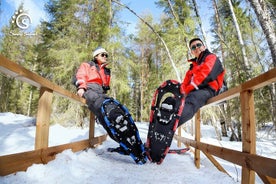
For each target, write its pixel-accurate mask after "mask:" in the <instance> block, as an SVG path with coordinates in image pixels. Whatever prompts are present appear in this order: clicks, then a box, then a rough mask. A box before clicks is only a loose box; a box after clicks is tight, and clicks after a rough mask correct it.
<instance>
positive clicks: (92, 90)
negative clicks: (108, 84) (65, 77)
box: [83, 84, 118, 142]
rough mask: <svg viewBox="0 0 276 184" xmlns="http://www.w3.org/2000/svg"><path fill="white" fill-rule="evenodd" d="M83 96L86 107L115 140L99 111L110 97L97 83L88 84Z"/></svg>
mask: <svg viewBox="0 0 276 184" xmlns="http://www.w3.org/2000/svg"><path fill="white" fill-rule="evenodd" d="M83 96H84V98H85V99H86V104H87V105H88V109H89V110H90V111H91V112H93V113H94V114H95V116H96V117H97V118H98V120H99V122H100V124H101V125H102V126H103V127H104V129H105V130H106V132H107V133H108V135H109V136H110V137H111V138H112V139H113V140H115V141H116V142H118V141H117V139H116V138H115V137H114V136H113V134H112V133H111V131H110V129H109V128H108V127H107V126H106V124H105V121H104V117H103V115H102V113H101V106H102V103H103V102H104V100H105V99H107V98H110V97H108V96H107V95H106V94H105V93H104V90H103V89H102V86H100V85H98V84H88V87H87V90H86V92H85V93H84V95H83Z"/></svg>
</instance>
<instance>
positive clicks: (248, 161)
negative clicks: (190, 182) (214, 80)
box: [175, 68, 276, 184]
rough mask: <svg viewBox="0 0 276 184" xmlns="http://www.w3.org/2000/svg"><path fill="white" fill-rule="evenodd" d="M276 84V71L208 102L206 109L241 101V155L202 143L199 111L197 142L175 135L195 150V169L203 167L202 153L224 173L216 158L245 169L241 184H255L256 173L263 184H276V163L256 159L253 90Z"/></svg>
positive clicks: (259, 158)
mask: <svg viewBox="0 0 276 184" xmlns="http://www.w3.org/2000/svg"><path fill="white" fill-rule="evenodd" d="M274 82H276V68H274V69H272V70H270V71H268V72H266V73H264V74H261V75H259V76H258V77H255V78H253V79H252V80H249V81H247V82H245V83H243V84H241V85H239V86H237V87H234V88H231V89H229V90H228V91H226V92H224V93H222V94H220V95H218V96H215V97H213V98H211V99H209V100H208V102H207V104H206V105H205V106H204V107H202V108H205V107H207V106H210V105H214V104H218V103H220V102H223V101H226V100H230V99H233V98H237V97H239V98H240V106H241V116H242V151H241V152H240V151H235V150H231V149H227V148H223V147H218V146H214V145H210V144H206V143H202V142H200V110H199V111H198V112H197V114H196V115H195V139H194V140H192V139H188V138H184V137H181V135H176V136H175V138H176V139H177V140H178V141H179V142H182V143H184V144H185V145H188V146H192V147H194V148H195V152H194V154H195V157H194V159H195V165H196V167H198V168H199V167H200V151H202V152H203V153H204V154H205V155H206V156H207V158H208V159H209V160H210V161H211V162H212V163H213V164H214V165H215V166H216V167H217V168H218V169H219V170H220V171H222V172H226V170H225V169H224V168H223V167H222V166H221V165H220V164H219V162H217V161H216V160H215V158H214V157H213V156H216V157H219V158H222V159H224V160H227V161H229V162H232V163H234V164H237V165H240V166H242V182H241V183H242V184H252V183H255V172H256V173H257V174H258V175H259V177H260V178H261V179H262V180H263V182H264V183H276V160H275V159H271V158H266V157H263V156H258V155H256V129H255V127H256V123H255V107H254V93H253V92H254V90H256V89H259V88H262V87H264V86H267V85H270V84H272V83H274Z"/></svg>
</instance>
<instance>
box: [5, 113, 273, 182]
mask: <svg viewBox="0 0 276 184" xmlns="http://www.w3.org/2000/svg"><path fill="white" fill-rule="evenodd" d="M96 126H97V127H96V132H95V134H96V135H97V136H98V135H102V134H104V133H105V130H104V129H103V128H102V127H101V126H100V125H96ZM137 127H138V129H139V132H140V136H141V138H142V140H143V141H144V142H145V140H146V136H147V130H148V123H140V122H137ZM201 130H202V135H203V138H202V141H203V142H208V143H209V144H214V145H223V146H224V147H227V148H232V149H236V150H240V149H241V143H240V142H229V141H228V140H226V139H225V140H223V141H217V140H216V138H215V137H216V136H215V133H214V128H212V127H210V126H202V127H201ZM259 134H260V135H259V137H260V138H259V139H258V142H257V152H258V154H259V155H264V156H269V157H271V158H273V157H274V158H273V159H276V154H275V153H276V146H275V144H276V140H275V138H271V137H268V136H266V134H261V133H259ZM34 137H35V119H34V118H30V117H26V116H23V115H18V114H13V113H0V140H1V144H0V155H6V154H11V153H18V152H23V151H29V150H33V149H34ZM87 138H88V129H80V128H65V127H62V126H60V125H58V124H56V125H53V126H51V127H50V136H49V146H55V145H59V144H64V143H69V142H75V141H78V140H83V139H87ZM117 145H118V144H117V143H116V142H114V141H113V140H111V139H110V138H108V139H107V141H105V142H104V143H103V144H102V145H100V146H98V147H97V148H95V149H87V150H85V151H80V152H77V153H73V152H72V151H71V150H65V151H63V152H62V153H60V154H58V155H57V156H56V159H55V160H53V161H50V162H49V163H48V164H46V165H43V164H34V165H32V166H31V167H29V168H28V169H27V171H26V172H17V173H15V174H10V175H8V176H4V177H0V183H1V184H22V183H25V184H33V183H40V184H43V183H45V184H46V183H47V184H48V183H51V184H52V183H56V184H64V183H66V184H75V183H76V184H78V183H83V184H90V183H91V184H94V183H97V184H105V183H108V184H128V183H135V184H136V183H138V184H140V183H143V184H155V183H158V184H163V183H174V184H177V183H179V184H185V183H189V184H190V183H196V184H219V183H223V184H225V183H227V184H232V183H240V181H241V179H240V178H241V168H240V166H238V165H234V164H233V163H230V162H227V161H224V160H222V159H218V160H219V161H220V163H221V164H222V166H223V167H224V168H225V169H226V170H227V172H228V173H229V174H230V176H228V175H227V174H225V173H222V172H220V171H218V170H217V169H216V167H215V166H214V165H213V164H212V163H211V162H210V161H209V160H208V159H207V158H206V157H205V156H204V154H201V167H200V169H197V168H196V167H195V165H194V160H193V154H192V153H191V152H187V153H186V154H184V155H176V154H168V155H167V156H166V158H165V160H164V162H163V163H162V164H161V165H157V164H154V163H150V162H147V163H146V164H144V165H136V164H135V163H134V161H133V160H132V159H131V157H130V156H124V155H120V154H117V153H110V152H107V151H106V149H107V148H108V147H117ZM171 147H172V148H177V147H176V142H175V141H174V142H173V143H172V146H171ZM256 183H262V181H261V180H260V179H259V178H258V177H256Z"/></svg>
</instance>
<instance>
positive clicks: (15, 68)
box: [0, 54, 85, 104]
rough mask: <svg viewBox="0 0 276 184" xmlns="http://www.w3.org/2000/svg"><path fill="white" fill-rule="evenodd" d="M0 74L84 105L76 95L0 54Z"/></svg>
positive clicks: (82, 99)
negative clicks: (48, 90)
mask: <svg viewBox="0 0 276 184" xmlns="http://www.w3.org/2000/svg"><path fill="white" fill-rule="evenodd" d="M0 72H2V73H4V74H6V75H8V76H11V77H14V78H15V79H17V80H20V81H23V82H26V83H28V84H30V85H32V86H35V87H37V88H41V87H44V88H47V89H50V90H52V91H53V92H54V93H56V94H58V95H60V96H62V97H65V98H69V99H71V100H74V101H77V102H80V103H82V104H85V99H84V98H81V97H79V96H78V95H76V94H74V93H71V92H69V91H68V90H66V89H64V88H62V87H60V86H58V85H56V84H54V83H52V82H51V81H49V80H47V79H45V78H43V77H41V76H40V75H38V74H36V73H34V72H31V71H29V70H27V69H26V68H24V67H22V66H20V65H19V64H17V63H15V62H12V61H10V60H9V59H7V58H5V57H4V56H2V55H1V54H0Z"/></svg>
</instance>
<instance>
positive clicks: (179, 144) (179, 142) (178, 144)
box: [177, 126, 181, 148]
mask: <svg viewBox="0 0 276 184" xmlns="http://www.w3.org/2000/svg"><path fill="white" fill-rule="evenodd" d="M178 135H179V136H180V137H181V126H180V127H178ZM177 147H179V148H180V147H181V141H180V140H177Z"/></svg>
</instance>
